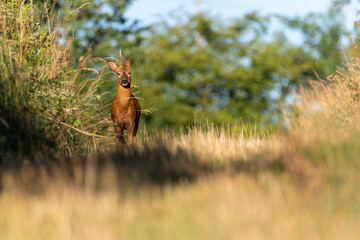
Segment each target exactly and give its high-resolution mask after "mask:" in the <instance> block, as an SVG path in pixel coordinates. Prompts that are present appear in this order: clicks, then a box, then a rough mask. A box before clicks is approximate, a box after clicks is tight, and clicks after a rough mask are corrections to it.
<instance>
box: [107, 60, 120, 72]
mask: <svg viewBox="0 0 360 240" xmlns="http://www.w3.org/2000/svg"><path fill="white" fill-rule="evenodd" d="M107 64H108V65H109V67H110V69H111V70H114V71H116V69H117V67H118V65H117V64H116V63H114V62H110V61H108V62H107Z"/></svg>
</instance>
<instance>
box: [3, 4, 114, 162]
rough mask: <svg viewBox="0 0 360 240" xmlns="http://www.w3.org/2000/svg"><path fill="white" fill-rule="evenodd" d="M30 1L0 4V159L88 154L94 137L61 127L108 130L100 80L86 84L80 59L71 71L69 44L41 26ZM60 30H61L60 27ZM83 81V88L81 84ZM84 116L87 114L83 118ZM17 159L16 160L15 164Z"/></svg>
mask: <svg viewBox="0 0 360 240" xmlns="http://www.w3.org/2000/svg"><path fill="white" fill-rule="evenodd" d="M34 11H35V9H34V8H33V6H32V4H31V3H27V4H26V3H23V2H19V1H8V2H6V3H3V2H2V3H0V12H1V14H0V19H1V22H2V23H5V24H3V25H2V26H1V32H0V57H1V58H0V122H1V123H0V139H1V148H0V159H1V162H0V163H3V164H12V163H16V164H22V163H24V162H26V161H27V160H29V161H37V160H39V159H42V157H41V156H42V154H45V155H46V156H47V155H49V154H57V153H61V155H63V156H66V155H70V156H71V155H73V154H76V153H81V152H83V151H84V150H87V151H86V152H88V150H89V146H92V144H93V143H92V139H89V138H88V137H87V136H83V135H81V134H74V133H71V132H70V129H69V128H67V127H65V126H63V125H61V123H62V122H63V123H68V124H73V125H74V126H76V127H80V125H81V124H83V125H85V126H84V127H82V129H83V130H85V131H95V130H96V131H99V130H100V129H101V128H103V127H105V126H107V124H104V122H102V123H101V124H100V122H101V121H102V120H104V118H103V113H102V111H101V110H102V106H101V105H102V103H101V101H99V100H100V99H101V96H100V95H99V94H98V93H97V87H98V79H96V80H92V79H88V80H86V81H84V80H83V79H82V77H81V72H82V71H84V69H86V62H85V60H84V59H83V60H82V61H80V62H79V64H78V67H77V68H76V69H74V70H72V69H71V68H69V60H68V59H69V57H68V56H69V46H68V44H67V42H62V44H59V43H60V42H59V41H60V39H61V40H62V41H64V40H66V38H65V36H61V35H60V32H59V29H58V28H56V24H53V23H51V24H50V23H49V26H50V25H52V26H54V28H41V27H40V25H41V23H40V22H37V21H36V20H34V16H35V15H36V14H35V13H34ZM63 27H64V26H63ZM80 83H81V84H80ZM85 113H86V114H85ZM16 159H20V160H19V161H18V162H16V161H17V160H16Z"/></svg>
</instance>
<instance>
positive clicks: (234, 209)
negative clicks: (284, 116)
mask: <svg viewBox="0 0 360 240" xmlns="http://www.w3.org/2000/svg"><path fill="white" fill-rule="evenodd" d="M32 11H34V12H36V9H34V8H33V6H32V5H31V4H30V5H29V3H27V2H24V1H23V2H22V1H8V2H0V13H1V14H0V20H1V23H2V25H1V34H0V35H1V37H0V53H1V55H0V57H1V61H0V69H1V70H2V71H1V72H0V84H1V88H0V98H1V101H0V133H1V134H0V135H1V136H0V141H1V145H0V150H1V151H0V153H1V154H2V155H0V157H1V160H2V164H3V166H2V167H1V169H0V190H1V192H0V212H1V214H0V239H119V238H124V239H144V238H145V239H169V238H171V239H203V238H206V239H239V238H244V239H357V238H358V235H359V229H358V227H357V226H358V225H359V222H360V212H359V209H360V208H359V206H360V205H359V199H360V198H359V197H360V196H359V186H358V182H359V176H360V174H359V173H360V165H359V163H358V156H359V154H360V150H359V149H360V148H359V145H360V141H359V139H360V138H359V135H360V131H359V129H358V124H357V122H358V116H359V112H358V107H359V105H358V101H359V93H358V91H359V77H358V76H359V74H358V73H359V71H360V70H359V67H360V61H359V60H358V59H353V60H352V62H351V63H349V64H348V65H347V68H346V69H343V70H339V72H338V73H336V74H335V75H334V76H332V77H331V78H330V81H328V80H327V81H323V82H319V81H318V82H314V83H313V84H311V86H310V87H309V88H306V89H305V88H303V89H301V91H300V93H299V96H298V98H297V99H298V100H297V105H295V106H294V112H295V113H294V114H293V115H291V116H288V118H289V119H290V130H289V131H288V132H285V133H278V134H266V133H261V132H257V131H255V130H254V131H253V132H248V131H247V130H245V129H250V128H249V127H246V128H243V126H242V125H237V126H227V125H224V126H221V127H217V126H214V125H212V124H211V123H206V124H197V125H196V124H195V125H194V126H190V127H189V128H188V129H186V131H183V132H181V133H180V134H173V133H169V132H163V133H159V132H158V133H147V132H146V130H144V131H143V136H142V137H139V138H138V139H137V141H136V142H135V143H134V144H133V145H132V146H124V147H123V148H122V149H120V150H118V151H115V150H114V148H113V141H112V140H108V139H103V140H101V141H102V142H100V140H95V141H94V138H92V137H89V136H87V135H85V134H82V133H79V132H76V131H75V130H74V129H73V128H71V127H76V128H78V129H80V130H82V131H84V132H87V133H93V134H97V133H98V132H100V133H102V134H106V131H111V130H112V129H111V127H109V126H108V125H107V124H108V120H107V117H106V116H105V115H104V114H103V112H102V111H101V109H102V108H103V107H106V106H104V105H103V103H101V101H99V99H98V98H99V95H98V93H97V85H98V79H99V78H98V77H96V78H95V79H86V80H85V79H83V78H82V75H83V72H84V71H86V72H87V71H89V69H88V68H87V67H86V62H87V58H86V57H84V58H82V59H81V60H79V62H78V67H77V68H76V69H71V68H69V66H68V64H69V55H68V51H69V45H68V43H65V44H60V42H61V40H63V39H66V36H62V35H61V33H62V30H61V28H56V27H54V26H55V25H56V24H52V23H55V22H56V21H55V22H54V18H52V17H49V16H50V15H46V17H45V19H46V20H47V21H50V22H49V23H50V24H47V27H46V28H41V26H40V24H39V23H40V22H39V21H41V19H36V18H34V16H41V15H40V14H35V13H34V14H33V13H32ZM51 21H53V22H51ZM3 23H6V24H3ZM39 26H40V28H39ZM49 26H50V27H49ZM51 26H53V27H51ZM90 71H92V70H90ZM100 74H102V72H101V71H100ZM99 109H100V111H99ZM61 123H65V124H67V125H69V126H71V127H69V126H67V125H63V124H61ZM44 126H45V127H44ZM28 142H31V143H32V144H31V145H26V143H28ZM52 144H53V145H52ZM27 146H30V147H28V148H27ZM56 146H57V148H58V149H56ZM95 146H96V148H97V150H98V151H96V152H95V151H89V149H94V148H95ZM59 149H60V152H61V153H62V155H63V156H67V158H63V159H61V161H45V160H49V157H51V156H49V155H50V154H49V155H43V156H41V157H39V154H43V153H48V152H50V151H53V153H54V154H55V155H56V153H57V154H59ZM81 151H84V152H86V153H89V152H91V153H92V154H88V155H85V156H84V155H83V156H77V157H74V156H73V155H75V154H74V153H79V152H81ZM70 156H72V157H70ZM41 158H42V159H45V160H44V161H36V159H41ZM4 159H6V160H4ZM14 159H18V161H19V163H20V165H21V166H22V167H21V168H9V167H8V166H9V165H8V163H9V162H8V161H14ZM24 159H25V160H24ZM34 159H35V161H34ZM31 161H34V162H35V163H37V164H27V163H29V162H31ZM15 163H17V162H16V161H15ZM10 165H11V164H10ZM4 166H5V167H4Z"/></svg>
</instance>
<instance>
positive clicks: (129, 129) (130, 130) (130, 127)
mask: <svg viewBox="0 0 360 240" xmlns="http://www.w3.org/2000/svg"><path fill="white" fill-rule="evenodd" d="M134 127H135V125H134V124H133V123H132V124H129V125H128V127H127V128H126V130H127V132H128V134H129V137H128V144H132V143H133V141H134V137H135V134H134Z"/></svg>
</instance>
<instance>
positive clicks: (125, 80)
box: [121, 73, 130, 88]
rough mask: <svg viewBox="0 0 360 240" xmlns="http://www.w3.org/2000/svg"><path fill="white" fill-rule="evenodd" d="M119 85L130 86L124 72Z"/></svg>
mask: <svg viewBox="0 0 360 240" xmlns="http://www.w3.org/2000/svg"><path fill="white" fill-rule="evenodd" d="M121 86H123V87H124V88H129V87H130V82H129V81H128V79H127V77H126V74H125V73H123V75H122V76H121Z"/></svg>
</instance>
